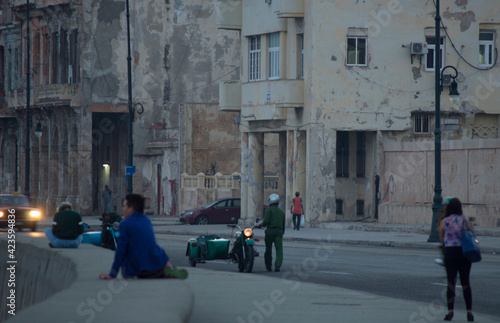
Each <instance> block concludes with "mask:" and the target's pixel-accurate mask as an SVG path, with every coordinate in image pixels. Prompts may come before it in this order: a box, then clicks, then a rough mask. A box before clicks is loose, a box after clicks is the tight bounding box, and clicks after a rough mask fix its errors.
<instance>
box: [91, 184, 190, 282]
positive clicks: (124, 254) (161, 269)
mask: <svg viewBox="0 0 500 323" xmlns="http://www.w3.org/2000/svg"><path fill="white" fill-rule="evenodd" d="M122 211H123V212H122V214H123V217H124V220H123V221H122V222H121V223H120V239H119V240H118V245H117V247H116V251H115V259H114V262H113V265H112V267H111V271H110V272H109V274H106V273H101V274H100V275H99V278H100V279H113V278H115V277H116V276H117V275H118V272H119V270H120V268H121V269H122V276H123V277H124V278H135V277H137V278H180V279H185V278H187V276H188V272H187V270H185V269H174V268H173V265H172V264H171V263H170V262H169V261H168V256H167V254H166V253H165V250H163V248H161V247H160V246H159V245H158V244H157V243H156V239H155V234H154V231H153V225H152V224H151V221H150V220H149V218H148V217H147V216H146V215H145V214H144V197H142V196H141V195H139V194H128V195H127V196H126V197H125V200H124V201H123V206H122Z"/></svg>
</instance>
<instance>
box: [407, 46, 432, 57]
mask: <svg viewBox="0 0 500 323" xmlns="http://www.w3.org/2000/svg"><path fill="white" fill-rule="evenodd" d="M428 52H429V50H428V49H427V43H411V44H410V53H411V54H412V55H423V54H427V53H428Z"/></svg>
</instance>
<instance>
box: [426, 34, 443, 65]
mask: <svg viewBox="0 0 500 323" xmlns="http://www.w3.org/2000/svg"><path fill="white" fill-rule="evenodd" d="M431 39H433V40H434V44H432V43H430V42H429V40H431ZM444 40H445V37H441V39H440V43H441V42H442V43H441V44H440V46H439V48H440V57H441V63H440V64H441V65H439V70H440V71H441V70H442V69H443V67H445V61H444V59H445V41H444ZM425 41H426V42H427V50H428V53H427V55H426V57H425V71H426V72H433V71H435V70H436V69H435V62H434V60H435V56H436V54H435V50H436V37H432V36H427V37H425ZM429 58H432V66H429V65H428V64H429Z"/></svg>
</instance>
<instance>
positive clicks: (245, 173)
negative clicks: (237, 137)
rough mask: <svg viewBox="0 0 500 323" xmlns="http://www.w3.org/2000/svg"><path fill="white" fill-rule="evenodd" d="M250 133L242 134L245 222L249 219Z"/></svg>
mask: <svg viewBox="0 0 500 323" xmlns="http://www.w3.org/2000/svg"><path fill="white" fill-rule="evenodd" d="M249 163H250V161H249V158H248V132H242V133H241V175H240V176H241V178H240V185H241V186H240V190H241V191H240V192H241V193H240V195H241V220H242V222H245V221H246V220H247V219H248V170H249V168H250V166H249Z"/></svg>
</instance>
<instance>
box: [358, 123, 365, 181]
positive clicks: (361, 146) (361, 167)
mask: <svg viewBox="0 0 500 323" xmlns="http://www.w3.org/2000/svg"><path fill="white" fill-rule="evenodd" d="M356 177H357V178H365V177H366V132H365V131H358V132H356Z"/></svg>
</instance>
